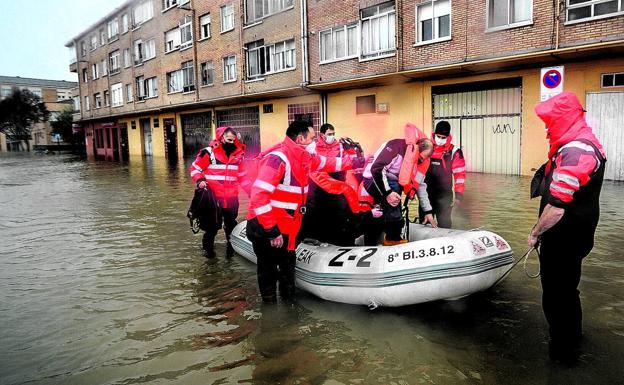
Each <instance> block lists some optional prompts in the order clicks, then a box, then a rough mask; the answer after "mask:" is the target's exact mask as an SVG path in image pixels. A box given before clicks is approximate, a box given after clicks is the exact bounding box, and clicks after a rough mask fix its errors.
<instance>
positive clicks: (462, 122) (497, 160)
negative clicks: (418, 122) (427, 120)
mask: <svg viewBox="0 0 624 385" xmlns="http://www.w3.org/2000/svg"><path fill="white" fill-rule="evenodd" d="M464 87H465V86H464ZM434 91H435V90H434ZM521 115H522V89H521V88H520V87H511V88H500V89H487V90H481V91H472V90H471V91H465V92H445V93H438V94H436V93H435V92H434V93H433V118H434V121H433V124H434V127H435V124H436V123H437V122H439V121H441V120H447V121H449V122H450V123H451V134H452V135H453V143H454V144H455V145H456V146H460V147H461V148H462V150H463V151H464V156H465V158H466V170H467V171H469V172H484V173H491V174H510V175H519V174H520V135H521V126H522V120H521Z"/></svg>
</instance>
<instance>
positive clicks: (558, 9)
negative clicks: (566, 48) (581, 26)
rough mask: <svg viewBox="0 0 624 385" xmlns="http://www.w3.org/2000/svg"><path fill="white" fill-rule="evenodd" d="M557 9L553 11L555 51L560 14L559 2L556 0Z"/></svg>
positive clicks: (557, 45)
mask: <svg viewBox="0 0 624 385" xmlns="http://www.w3.org/2000/svg"><path fill="white" fill-rule="evenodd" d="M556 4H557V9H555V23H556V24H555V49H559V18H560V12H561V2H560V1H559V0H556Z"/></svg>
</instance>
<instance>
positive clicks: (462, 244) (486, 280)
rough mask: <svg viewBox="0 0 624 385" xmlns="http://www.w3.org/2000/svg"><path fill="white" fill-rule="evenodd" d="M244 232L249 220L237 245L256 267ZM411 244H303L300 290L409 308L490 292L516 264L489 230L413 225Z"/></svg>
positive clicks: (237, 233) (299, 253)
mask: <svg viewBox="0 0 624 385" xmlns="http://www.w3.org/2000/svg"><path fill="white" fill-rule="evenodd" d="M245 229H246V222H242V223H240V224H238V225H237V226H236V228H235V229H234V231H233V232H232V236H231V242H232V246H233V247H234V250H235V251H236V252H237V253H238V254H240V255H242V256H243V257H245V258H246V259H248V260H249V261H251V262H253V263H256V256H255V254H254V253H253V248H252V245H251V242H250V241H249V240H248V239H247V236H246V231H245ZM410 240H411V242H408V243H405V244H401V245H396V246H353V247H341V246H334V245H329V244H321V243H318V242H309V243H308V242H302V243H301V244H300V245H299V246H298V247H297V251H296V258H297V262H296V268H295V269H296V270H295V271H296V284H297V287H299V288H300V289H302V290H305V291H307V292H310V293H312V294H314V295H316V296H318V297H320V298H323V299H326V300H330V301H335V302H343V303H350V304H361V305H367V306H372V307H377V306H390V307H393V306H405V305H412V304H417V303H423V302H429V301H435V300H441V299H455V298H459V297H464V296H467V295H470V294H473V293H476V292H479V291H482V290H485V289H488V288H489V287H491V286H492V285H493V284H494V283H495V282H496V281H497V280H498V279H499V278H500V277H502V276H503V275H504V274H505V272H506V271H507V270H508V269H509V268H510V267H511V265H512V264H513V262H514V258H513V253H512V250H511V248H510V246H509V244H508V243H507V242H506V241H505V240H504V239H503V238H502V237H500V236H499V235H497V234H494V233H492V232H489V231H482V230H479V231H460V230H448V229H431V228H429V227H425V226H421V225H416V224H411V225H410Z"/></svg>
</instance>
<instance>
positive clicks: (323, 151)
mask: <svg viewBox="0 0 624 385" xmlns="http://www.w3.org/2000/svg"><path fill="white" fill-rule="evenodd" d="M319 132H320V134H319V138H318V140H317V141H316V142H312V143H311V144H310V146H309V147H308V151H309V152H312V153H316V154H318V155H323V156H325V157H328V158H342V157H345V156H347V155H349V156H356V151H357V150H358V149H359V151H360V152H361V151H362V149H361V148H360V147H359V144H357V143H354V142H353V141H352V140H350V139H349V138H346V139H347V140H348V142H350V143H353V144H354V146H346V145H345V143H346V142H345V141H344V140H342V139H341V140H337V139H336V130H335V129H334V126H333V125H331V124H329V123H325V124H323V125H322V126H321V128H320V129H319ZM329 176H331V177H332V178H334V179H338V180H341V181H344V180H345V178H346V172H344V171H341V172H332V173H329Z"/></svg>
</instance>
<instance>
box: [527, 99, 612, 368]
mask: <svg viewBox="0 0 624 385" xmlns="http://www.w3.org/2000/svg"><path fill="white" fill-rule="evenodd" d="M535 112H536V113H537V115H538V116H539V117H540V119H542V120H543V121H544V123H546V132H547V134H546V137H547V138H548V140H549V142H550V150H549V152H548V162H547V163H546V164H545V169H544V174H543V179H542V181H541V183H539V178H540V176H538V175H537V174H536V178H537V180H536V182H538V183H535V185H536V186H540V185H541V186H542V188H541V189H538V190H539V191H538V192H537V193H539V194H540V195H541V196H542V200H541V202H540V209H539V219H538V221H537V224H536V225H535V226H534V227H533V229H532V230H531V233H530V234H529V238H528V244H529V246H536V245H537V244H538V242H539V241H538V240H541V247H540V251H541V254H540V264H541V265H540V274H541V280H542V290H543V295H542V307H543V309H544V315H545V316H546V320H547V321H548V326H549V331H550V344H549V355H550V358H551V359H552V360H554V361H559V362H562V363H565V364H571V363H574V362H575V361H576V360H577V359H578V356H579V349H580V342H581V329H582V327H581V326H582V325H581V324H582V322H581V321H582V310H581V301H580V298H579V291H578V289H577V287H578V284H579V281H580V279H581V263H582V261H583V258H584V257H585V256H587V255H588V254H589V252H590V251H591V249H592V248H593V246H594V233H595V231H596V226H597V225H598V219H599V216H600V202H599V198H600V190H601V187H602V180H603V176H604V170H605V162H606V158H605V153H604V150H603V149H602V145H601V144H600V142H599V141H598V139H597V138H596V136H595V135H594V133H593V132H592V130H591V128H590V127H589V126H588V125H587V122H586V121H585V117H584V111H583V107H582V106H581V103H580V102H579V100H578V98H577V97H576V95H574V94H573V93H570V92H564V93H562V94H559V95H557V96H554V97H553V98H551V99H549V100H547V101H545V102H542V103H540V104H538V105H537V107H536V108H535ZM532 195H537V194H532Z"/></svg>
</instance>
